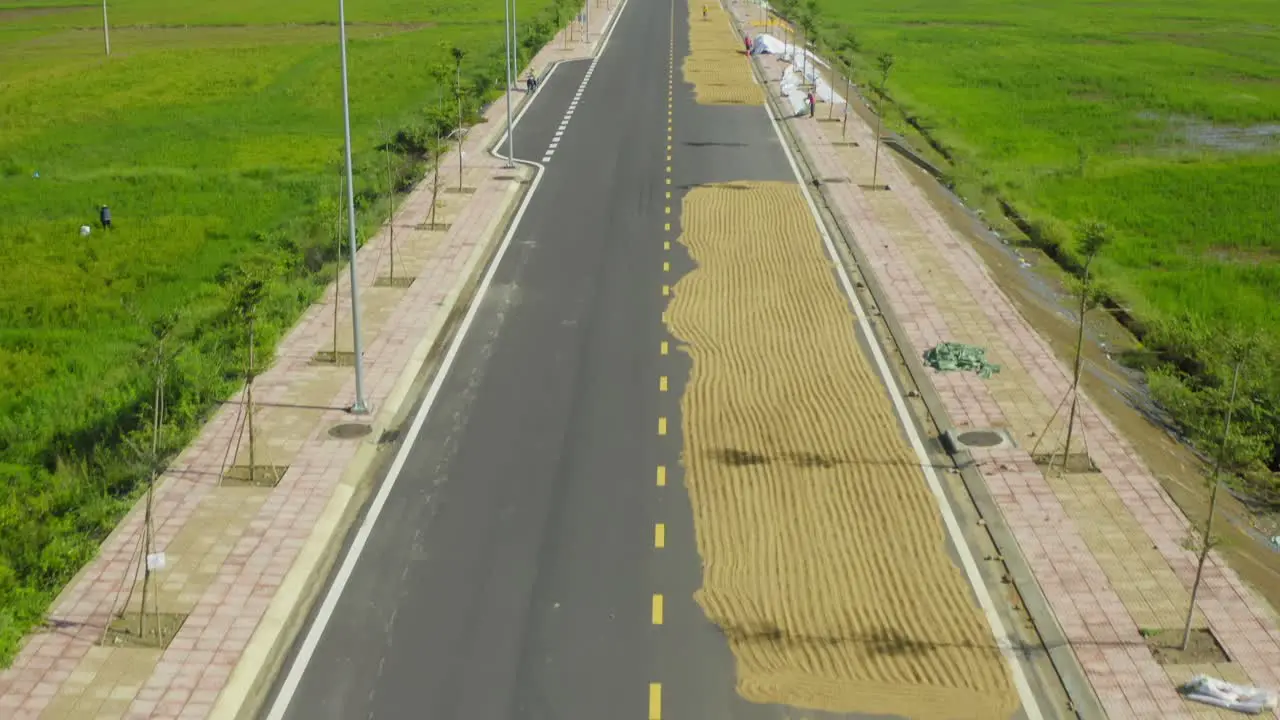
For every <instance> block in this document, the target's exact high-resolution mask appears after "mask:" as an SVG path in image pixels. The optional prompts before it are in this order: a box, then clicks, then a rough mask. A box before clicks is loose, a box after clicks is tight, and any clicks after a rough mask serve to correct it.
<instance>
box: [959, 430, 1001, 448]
mask: <svg viewBox="0 0 1280 720" xmlns="http://www.w3.org/2000/svg"><path fill="white" fill-rule="evenodd" d="M956 439H957V440H959V441H960V443H961V444H963V445H968V446H969V447H983V448H992V447H997V446H999V445H1002V444H1004V436H1003V435H1001V434H1000V433H997V432H991V431H990V430H970V431H969V432H962V433H960V434H959V435H958V436H957V437H956Z"/></svg>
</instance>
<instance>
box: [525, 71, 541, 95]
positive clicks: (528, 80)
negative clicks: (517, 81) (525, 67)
mask: <svg viewBox="0 0 1280 720" xmlns="http://www.w3.org/2000/svg"><path fill="white" fill-rule="evenodd" d="M524 86H525V88H526V89H527V90H528V91H529V92H533V90H534V88H536V87H538V78H536V77H534V76H533V71H532V70H530V71H529V74H528V76H526V77H525V79H524Z"/></svg>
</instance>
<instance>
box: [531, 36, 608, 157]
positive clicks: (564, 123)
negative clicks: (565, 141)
mask: <svg viewBox="0 0 1280 720" xmlns="http://www.w3.org/2000/svg"><path fill="white" fill-rule="evenodd" d="M598 62H600V56H599V55H596V56H595V57H594V58H593V59H592V60H591V65H590V67H588V68H587V74H586V75H583V76H582V82H581V83H579V84H578V89H577V91H575V92H574V93H573V100H571V101H570V102H569V107H568V108H567V109H566V110H565V112H564V118H562V119H561V120H560V127H559V128H557V129H556V135H555V138H553V139H552V140H551V145H550V146H549V147H548V148H547V154H546V155H544V156H542V162H544V163H545V162H547V161H548V160H550V159H551V156H552V155H555V154H556V148H557V147H559V146H560V142H561V140H562V137H563V135H564V129H565V128H566V127H568V125H569V121H570V120H571V119H573V112H574V111H575V110H577V109H578V103H579V102H582V93H583V91H585V90H586V89H587V83H589V82H591V73H593V72H595V69H596V63H598Z"/></svg>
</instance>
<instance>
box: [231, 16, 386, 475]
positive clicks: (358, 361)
mask: <svg viewBox="0 0 1280 720" xmlns="http://www.w3.org/2000/svg"><path fill="white" fill-rule="evenodd" d="M338 38H339V42H341V44H342V131H343V134H344V136H345V139H346V153H345V154H346V159H347V232H348V235H347V255H348V261H347V264H348V266H349V267H350V269H351V346H352V347H351V349H352V350H354V351H355V358H354V364H355V368H356V401H355V403H353V404H352V405H351V407H350V408H349V410H350V412H351V413H352V414H354V415H363V414H365V413H367V412H369V407H368V406H367V405H366V404H365V401H364V348H363V344H362V343H361V340H360V290H359V286H358V284H357V277H356V274H357V273H356V193H355V187H354V183H353V182H352V179H351V176H352V172H351V97H350V93H349V92H348V90H347V12H346V7H345V4H344V0H338ZM334 359H335V361H336V359H337V348H334ZM250 472H251V473H252V472H253V471H252V470H250Z"/></svg>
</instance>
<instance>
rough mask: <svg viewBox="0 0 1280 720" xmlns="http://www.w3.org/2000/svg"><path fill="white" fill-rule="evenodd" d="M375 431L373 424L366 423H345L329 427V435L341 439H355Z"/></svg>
mask: <svg viewBox="0 0 1280 720" xmlns="http://www.w3.org/2000/svg"><path fill="white" fill-rule="evenodd" d="M371 432H373V426H372V425H366V424H365V423H343V424H341V425H334V426H333V427H331V428H329V437H332V438H337V439H339V440H354V439H356V438H362V437H364V436H365V435H368V434H369V433H371Z"/></svg>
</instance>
